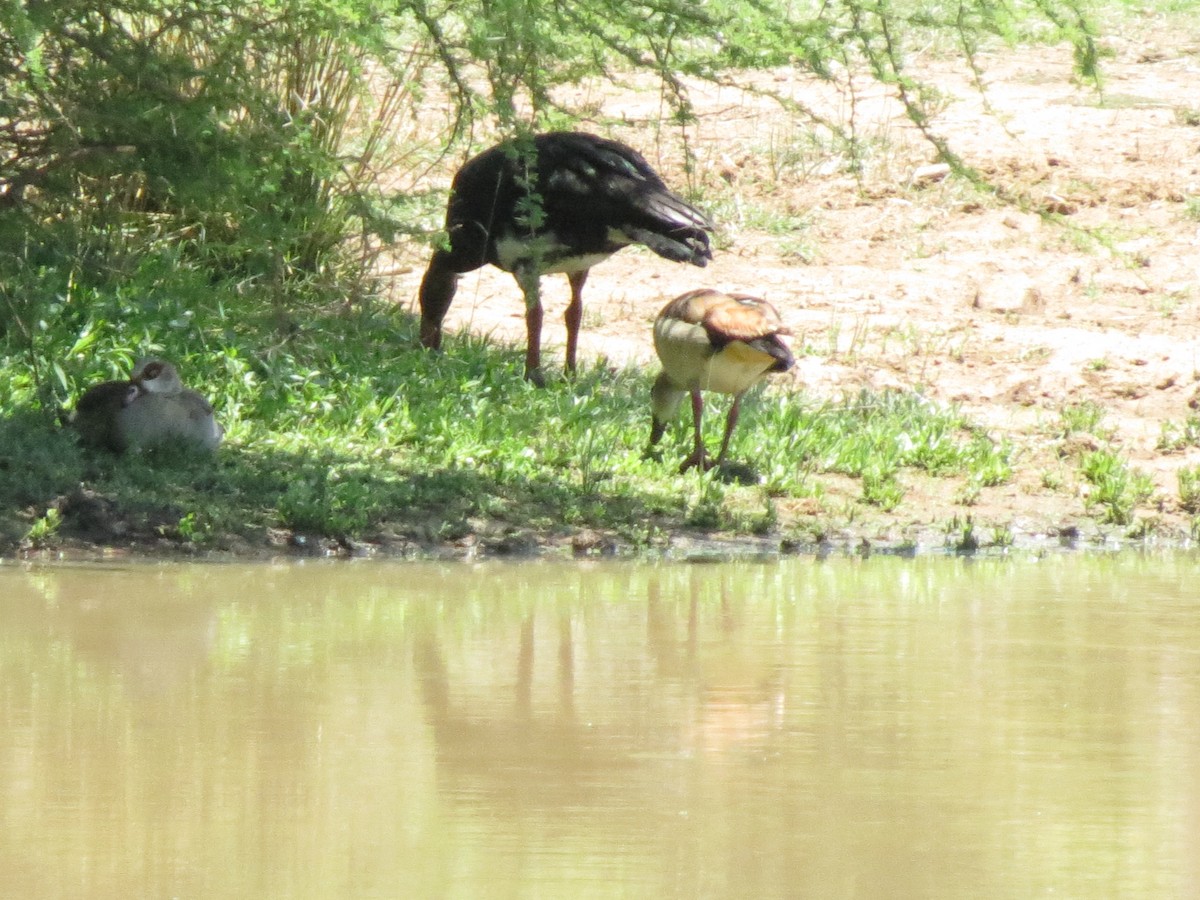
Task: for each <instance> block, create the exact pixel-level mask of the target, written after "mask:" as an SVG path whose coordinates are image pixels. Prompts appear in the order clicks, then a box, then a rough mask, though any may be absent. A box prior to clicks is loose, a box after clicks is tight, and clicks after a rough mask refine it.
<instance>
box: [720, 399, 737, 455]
mask: <svg viewBox="0 0 1200 900" xmlns="http://www.w3.org/2000/svg"><path fill="white" fill-rule="evenodd" d="M741 405H742V395H741V394H736V395H735V396H734V398H733V405H732V406H731V407H729V415H728V417H726V419H725V437H724V438H722V440H721V452H720V453H719V454H717V461H716V465H717V466H718V467H720V466H721V465H722V464H723V463H724V462H725V454H726V453H727V452H728V451H729V439H730V438H731V437H732V436H733V429H734V428H735V427H736V426H737V420H738V410H739V409H740V407H741Z"/></svg>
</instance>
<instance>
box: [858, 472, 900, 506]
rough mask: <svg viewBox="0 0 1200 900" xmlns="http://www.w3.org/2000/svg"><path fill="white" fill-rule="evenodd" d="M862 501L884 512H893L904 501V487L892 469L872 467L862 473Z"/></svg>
mask: <svg viewBox="0 0 1200 900" xmlns="http://www.w3.org/2000/svg"><path fill="white" fill-rule="evenodd" d="M862 491H863V500H865V501H866V502H867V503H870V504H871V505H872V506H878V507H879V508H880V509H882V510H884V511H888V510H893V509H895V508H896V507H897V506H899V505H900V501H901V500H903V499H904V487H903V486H902V485H901V484H900V480H899V479H898V478H897V477H896V472H895V470H894V469H887V468H882V467H875V466H872V467H870V468H868V469H865V470H864V471H863V473H862Z"/></svg>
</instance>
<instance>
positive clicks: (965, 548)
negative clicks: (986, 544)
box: [946, 516, 979, 554]
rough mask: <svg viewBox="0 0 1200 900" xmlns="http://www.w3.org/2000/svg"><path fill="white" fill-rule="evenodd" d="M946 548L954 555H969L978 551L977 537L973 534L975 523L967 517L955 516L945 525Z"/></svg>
mask: <svg viewBox="0 0 1200 900" xmlns="http://www.w3.org/2000/svg"><path fill="white" fill-rule="evenodd" d="M946 546H947V547H948V548H949V549H951V550H953V551H954V552H955V553H961V554H971V553H974V552H975V551H976V550H978V549H979V537H978V535H976V534H975V521H974V520H973V519H972V518H971V517H970V516H967V517H966V518H965V519H959V518H958V516H955V517H954V518H953V519H951V520H950V521H949V522H948V523H947V524H946Z"/></svg>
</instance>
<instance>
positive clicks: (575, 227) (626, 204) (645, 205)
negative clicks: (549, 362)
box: [419, 131, 712, 384]
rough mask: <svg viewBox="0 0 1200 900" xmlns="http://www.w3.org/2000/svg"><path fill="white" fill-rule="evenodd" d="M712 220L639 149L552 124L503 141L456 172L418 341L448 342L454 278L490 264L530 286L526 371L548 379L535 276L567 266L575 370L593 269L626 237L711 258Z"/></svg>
mask: <svg viewBox="0 0 1200 900" xmlns="http://www.w3.org/2000/svg"><path fill="white" fill-rule="evenodd" d="M711 229H712V223H711V222H710V221H709V219H708V217H707V216H705V215H704V214H703V213H702V212H700V211H699V210H698V209H696V208H695V207H694V206H692V205H691V204H689V203H687V202H685V201H684V200H682V199H680V198H679V197H678V196H676V195H675V194H673V193H671V191H670V190H669V189H668V188H667V186H666V185H665V184H664V183H663V181H662V179H661V178H660V177H659V176H658V174H657V173H655V171H654V170H653V169H651V168H650V165H649V164H648V163H647V162H646V160H645V159H644V158H643V157H642V156H641V154H639V153H638V152H637V151H635V150H633V149H632V148H630V147H627V146H625V145H624V144H621V143H618V142H617V141H612V140H607V139H605V138H601V137H596V136H595V135H591V134H585V133H583V132H574V131H556V132H550V133H547V134H539V135H536V136H534V137H532V138H526V139H524V140H522V139H519V138H518V139H515V140H511V141H507V142H505V143H502V144H499V145H497V146H495V147H492V148H491V149H489V150H485V151H484V152H482V153H480V154H479V155H478V156H475V157H473V158H472V159H470V160H468V161H467V162H466V163H465V164H464V165H463V167H462V168H461V169H459V171H458V174H457V175H455V177H454V181H453V184H452V185H451V188H450V201H449V204H448V206H447V209H446V234H447V243H446V244H445V245H444V246H442V247H439V248H438V249H436V250H435V251H434V253H433V257H432V259H430V261H429V267H428V269H427V270H426V271H425V276H424V278H423V279H422V280H421V288H420V294H419V299H420V306H421V343H422V344H423V345H424V346H425V347H428V348H430V349H435V350H436V349H438V348H439V347H440V346H441V342H442V320H443V319H444V318H445V316H446V310H447V309H448V308H449V307H450V302H451V301H452V300H453V299H454V291H455V288H456V286H457V283H458V276H459V275H461V274H463V273H464V272H470V271H473V270H475V269H478V268H480V267H481V266H483V265H485V264H488V263H490V264H491V265H493V266H497V267H498V268H500V269H503V270H504V271H505V272H510V273H512V275H513V276H514V277H515V278H516V280H517V284H518V285H519V286H520V288H521V290H522V292H523V293H524V295H525V325H526V331H527V336H528V340H527V344H526V350H525V377H526V378H528V379H530V380H531V381H533V382H535V383H536V384H541V383H542V381H543V379H542V375H541V333H542V303H541V300H540V297H539V293H538V286H539V280H540V278H541V276H542V275H547V274H550V273H554V272H561V273H563V274H565V275H566V276H567V281H568V282H569V283H570V287H571V302H570V304H569V305H568V306H567V311H566V316H565V320H566V326H567V350H566V369H567V371H568V372H574V371H575V361H576V359H575V358H576V348H577V346H578V339H579V326H580V323H581V321H582V319H583V296H582V295H583V285H584V282H585V281H586V280H587V276H588V270H589V269H591V267H592V266H594V265H596V264H597V263H599V262H601V261H602V260H605V259H607V258H608V257H609V256H611V255H612V254H613V253H616V252H617V251H618V250H620V249H621V248H622V247H626V246H628V245H630V244H643V245H645V246H646V247H649V248H650V249H651V250H653V251H654V252H655V253H657V254H658V255H659V256H662V257H664V258H666V259H669V260H673V261H675V262H688V263H691V264H693V265H696V266H704V265H706V264H707V263H708V261H709V260H710V259H712V251H711V249H710V247H709V232H710V231H711Z"/></svg>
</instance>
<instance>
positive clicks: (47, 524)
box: [22, 506, 62, 550]
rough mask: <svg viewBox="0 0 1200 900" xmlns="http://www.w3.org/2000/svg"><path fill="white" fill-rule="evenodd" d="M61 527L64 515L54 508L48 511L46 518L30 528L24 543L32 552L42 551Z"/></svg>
mask: <svg viewBox="0 0 1200 900" xmlns="http://www.w3.org/2000/svg"><path fill="white" fill-rule="evenodd" d="M60 525H62V513H60V512H59V511H58V509H57V507H54V506H52V507H50V508H49V509H47V510H46V514H45V515H44V516H42V517H41V518H40V519H38V520H37V521H36V522H34V523H33V524H32V525H31V526H29V531H28V532H26V534H25V540H24V541H23V542H22V543H23V544H24V545H25V546H27V547H29V548H30V549H32V550H40V549H41V548H42V547H44V546H45V545H46V543H47V541H49V540H50V538H52V537H54V535H56V534H58V529H59V526H60Z"/></svg>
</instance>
